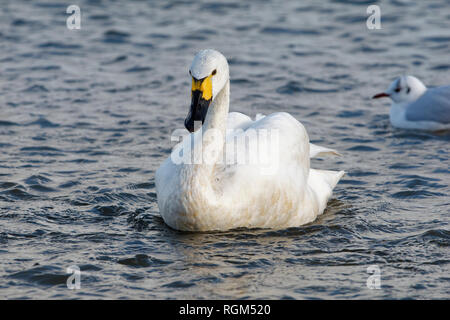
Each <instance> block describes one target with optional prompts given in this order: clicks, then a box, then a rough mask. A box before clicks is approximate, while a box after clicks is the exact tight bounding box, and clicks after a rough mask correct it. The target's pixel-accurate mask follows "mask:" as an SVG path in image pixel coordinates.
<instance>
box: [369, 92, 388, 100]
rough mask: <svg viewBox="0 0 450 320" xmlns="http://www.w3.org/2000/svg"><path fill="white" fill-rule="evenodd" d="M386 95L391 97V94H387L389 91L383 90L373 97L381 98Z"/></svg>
mask: <svg viewBox="0 0 450 320" xmlns="http://www.w3.org/2000/svg"><path fill="white" fill-rule="evenodd" d="M384 97H390V95H389V94H387V93H385V92H382V93H379V94H376V95H374V96H373V97H372V99H379V98H384Z"/></svg>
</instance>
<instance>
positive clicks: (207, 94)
mask: <svg viewBox="0 0 450 320" xmlns="http://www.w3.org/2000/svg"><path fill="white" fill-rule="evenodd" d="M211 78H212V75H210V76H208V77H206V78H203V79H200V80H197V79H195V78H194V77H192V91H191V108H190V110H189V114H188V115H187V117H186V119H185V120H184V126H185V127H186V129H188V130H189V132H194V131H195V130H196V129H197V127H199V126H197V124H200V121H201V123H202V124H203V122H205V118H206V113H207V112H208V107H209V105H210V104H211V101H212V80H211Z"/></svg>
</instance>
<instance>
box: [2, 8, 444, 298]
mask: <svg viewBox="0 0 450 320" xmlns="http://www.w3.org/2000/svg"><path fill="white" fill-rule="evenodd" d="M69 4H77V5H79V6H80V8H81V30H68V29H67V27H66V18H67V17H68V16H69V15H68V14H66V12H65V11H66V8H67V6H68V5H69ZM370 4H378V5H380V7H381V14H382V16H381V24H382V25H381V27H382V29H381V30H368V29H367V27H366V19H367V14H366V9H367V6H368V5H370ZM0 10H1V11H0V49H1V50H0V151H1V153H0V245H1V246H0V298H3V299H18V298H21V299H38V298H42V299H60V298H76V299H86V298H113V299H116V298H128V299H155V298H158V299H167V298H177V299H181V298H186V299H191V298H193V299H196V298H210V299H221V298H224V299H234V298H237V299H241V298H242V299H247V298H250V299H254V298H257V299H259V298H269V299H280V298H294V299H316V298H320V299H347V298H350V299H372V298H373V299H386V298H388V299H398V298H425V299H429V298H439V299H443V298H449V297H450V276H449V260H450V255H449V244H450V229H449V211H450V210H449V209H450V200H449V191H450V187H449V181H450V179H449V177H450V175H449V173H450V169H449V166H450V160H449V141H450V138H449V135H446V134H431V133H420V132H410V131H404V130H398V129H394V128H393V127H392V126H391V125H390V123H389V117H388V112H389V102H388V101H387V100H386V101H374V102H373V101H371V100H370V97H371V96H372V95H373V94H375V93H378V92H380V91H383V90H384V89H385V88H387V86H388V85H389V83H390V82H391V81H392V80H393V79H394V78H395V77H396V76H398V75H401V74H413V75H415V76H417V77H419V78H420V79H422V80H423V81H424V82H425V83H426V84H427V85H430V86H437V85H445V84H450V74H449V70H450V2H449V1H446V0H440V1H406V0H405V1H400V0H397V1H389V2H388V1H381V2H379V1H378V2H375V1H357V0H353V1H352V0H347V1H344V0H341V1H337V0H336V1H312V0H311V1H294V0H293V1H276V0H259V1H240V0H229V1H225V0H223V1H222V2H219V1H187V0H177V1H166V0H164V1H163V0H161V1H118V0H117V1H106V0H104V1H103V0H97V1H88V0H85V1H82V0H73V1H70V2H68V1H57V0H52V1H48V0H45V1H44V0H36V1H26V0H9V1H8V0H1V2H0ZM203 48H215V49H217V50H219V51H221V52H222V53H223V54H224V55H225V56H226V57H227V58H228V59H229V63H230V69H231V78H232V80H231V110H232V111H240V112H244V113H246V114H249V115H251V116H255V115H256V114H257V113H260V112H261V113H265V114H267V113H271V112H276V111H287V112H289V113H291V114H292V115H294V116H295V117H296V118H297V119H298V120H300V121H301V122H302V123H303V124H304V125H305V126H306V128H307V130H308V132H309V135H310V138H311V141H312V142H314V143H317V144H319V145H324V146H329V147H333V148H336V149H337V150H339V151H340V152H341V153H342V155H343V156H342V157H341V158H330V159H314V160H313V161H312V166H313V167H316V168H323V169H334V170H345V171H346V172H347V175H346V176H345V177H344V178H343V179H342V181H341V182H340V183H339V185H338V186H337V188H336V189H335V193H334V196H333V199H332V200H331V201H330V203H329V207H328V209H327V210H326V211H325V213H324V214H323V215H322V216H320V217H319V218H318V219H317V220H316V221H315V222H314V223H311V224H309V225H306V226H302V227H299V228H290V229H287V230H247V229H240V230H232V231H228V232H207V233H184V232H177V231H174V230H172V229H170V228H169V227H167V226H166V225H165V224H164V222H163V221H162V219H161V217H160V215H159V212H158V206H157V203H156V192H155V184H154V174H155V171H156V169H157V168H158V166H159V164H160V163H161V162H162V161H163V160H164V159H165V158H166V157H167V156H168V155H169V154H170V150H171V147H172V143H171V141H170V134H171V133H172V131H173V130H174V129H176V128H183V120H184V117H185V116H186V114H187V112H188V107H189V99H190V78H189V75H188V68H189V64H190V62H191V60H192V58H193V56H194V54H195V53H196V52H197V51H198V50H200V49H203ZM71 265H77V266H79V267H80V269H81V272H82V274H81V289H79V290H69V289H68V288H67V286H66V279H67V277H68V274H66V268H67V267H69V266H71ZM371 265H377V266H378V267H379V268H380V271H381V275H380V277H381V288H380V289H369V288H368V287H367V286H366V280H367V278H368V277H369V276H370V275H371V274H369V273H368V272H367V267H369V266H371Z"/></svg>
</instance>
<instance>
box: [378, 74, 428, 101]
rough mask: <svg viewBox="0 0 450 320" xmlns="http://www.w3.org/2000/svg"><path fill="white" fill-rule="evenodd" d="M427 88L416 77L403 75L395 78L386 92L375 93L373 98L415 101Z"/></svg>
mask: <svg viewBox="0 0 450 320" xmlns="http://www.w3.org/2000/svg"><path fill="white" fill-rule="evenodd" d="M426 90H427V87H425V85H424V84H423V83H422V81H420V80H419V79H417V78H416V77H413V76H402V77H398V78H397V79H395V80H394V81H393V82H392V83H391V85H390V86H389V88H388V89H387V90H386V92H382V93H379V94H376V95H374V96H373V99H378V98H383V97H389V98H391V99H392V101H394V103H404V102H413V101H416V100H417V99H418V98H419V97H420V96H421V95H422V94H423V93H424V92H425V91H426Z"/></svg>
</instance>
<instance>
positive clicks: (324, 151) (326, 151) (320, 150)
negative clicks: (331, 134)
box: [309, 143, 341, 158]
mask: <svg viewBox="0 0 450 320" xmlns="http://www.w3.org/2000/svg"><path fill="white" fill-rule="evenodd" d="M323 156H341V154H340V153H339V152H337V151H336V150H334V149H330V148H325V147H321V146H318V145H315V144H312V143H310V144H309V157H310V158H315V157H323Z"/></svg>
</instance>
